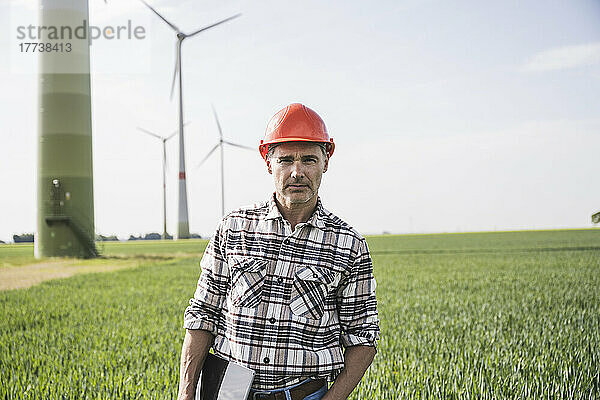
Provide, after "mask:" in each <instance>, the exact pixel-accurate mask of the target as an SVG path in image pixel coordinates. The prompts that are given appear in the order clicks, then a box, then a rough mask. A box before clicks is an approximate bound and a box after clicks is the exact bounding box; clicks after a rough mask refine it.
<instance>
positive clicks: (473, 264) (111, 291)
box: [0, 230, 600, 400]
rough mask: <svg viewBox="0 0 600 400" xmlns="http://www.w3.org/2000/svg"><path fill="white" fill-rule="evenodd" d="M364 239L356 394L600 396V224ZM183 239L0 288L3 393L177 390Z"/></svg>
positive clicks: (161, 395) (189, 290) (187, 262)
mask: <svg viewBox="0 0 600 400" xmlns="http://www.w3.org/2000/svg"><path fill="white" fill-rule="evenodd" d="M368 242H369V247H370V249H371V251H372V253H373V261H374V265H375V274H376V277H377V281H378V289H377V297H378V301H379V313H380V320H381V329H382V337H381V340H380V342H379V347H378V354H377V356H376V358H375V361H374V363H373V365H372V366H371V368H370V369H369V371H368V372H367V374H366V376H365V377H364V378H363V380H362V382H361V384H360V385H359V386H358V387H357V389H356V390H355V391H354V393H353V394H352V396H351V399H352V400H358V399H373V398H376V399H401V398H411V399H425V398H449V399H470V398H478V399H479V398H484V399H492V398H494V399H495V398H515V399H526V398H527V399H528V398H556V399H595V398H600V249H599V247H600V231H599V230H578V231H545V232H507V233H497V232H492V233H480V234H456V235H453V234H449V235H403V236H380V237H371V238H369V239H368ZM171 243H177V244H175V245H174V246H171ZM179 243H181V242H168V243H164V242H163V243H161V242H154V243H143V244H142V243H132V244H130V243H115V244H114V246H112V247H111V246H109V245H107V246H106V247H105V250H104V254H106V255H107V257H114V258H115V259H117V258H122V259H123V260H126V259H128V257H133V258H136V257H137V258H136V259H137V260H140V261H139V265H141V266H139V267H137V268H133V269H129V270H121V271H117V272H111V273H102V274H86V275H78V276H75V277H72V278H68V279H63V280H55V281H49V282H45V283H43V284H41V285H39V286H35V287H32V288H29V289H24V290H13V291H4V292H0V321H2V324H0V399H34V398H43V399H79V398H89V399H96V398H111V399H113V398H119V399H121V398H122V399H127V398H131V399H138V398H139V399H142V398H143V399H146V398H148V399H153V398H156V399H173V398H175V395H176V390H177V382H178V363H179V351H180V349H181V341H182V339H183V335H184V331H183V329H182V328H181V325H182V318H183V310H184V308H185V306H186V305H187V302H188V300H189V297H190V296H191V295H192V294H193V290H194V288H195V282H196V280H197V278H198V273H199V268H198V261H199V251H198V250H197V248H198V246H203V245H205V242H204V244H203V243H202V242H199V243H194V244H191V243H190V244H189V245H188V243H187V242H184V243H185V244H183V243H182V244H181V245H180V244H179ZM111 245H113V244H112V243H111ZM129 245H133V246H132V247H131V248H129V247H128V246H129ZM162 246H169V248H168V250H167V249H166V248H164V247H162ZM4 248H5V247H4V246H0V260H3V259H6V257H5V254H4V250H3V249H4ZM145 252H148V254H154V255H156V256H154V257H150V258H146V259H142V258H141V256H140V254H143V253H145ZM13 254H14V253H13ZM161 254H162V255H163V257H159V256H158V255H161ZM173 254H175V255H173ZM181 255H185V256H181ZM109 260H110V258H109ZM105 261H106V260H105ZM95 262H103V261H95Z"/></svg>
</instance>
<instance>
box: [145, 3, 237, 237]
mask: <svg viewBox="0 0 600 400" xmlns="http://www.w3.org/2000/svg"><path fill="white" fill-rule="evenodd" d="M140 1H141V2H142V3H144V4H145V5H146V7H148V8H149V9H150V10H152V12H154V13H155V14H156V15H157V16H158V17H159V18H160V19H162V20H163V21H164V22H165V23H166V24H167V25H169V26H170V27H171V29H173V30H174V31H175V33H176V34H177V43H176V44H175V51H176V55H175V57H176V58H175V72H174V73H173V82H172V84H171V98H172V97H173V91H174V88H175V80H176V79H177V75H179V175H178V178H179V207H178V210H179V212H178V223H177V234H176V238H177V239H188V238H189V237H190V227H189V220H188V206H187V187H186V180H185V155H184V154H185V152H184V148H185V145H184V141H183V84H182V82H183V79H182V71H181V44H182V43H183V41H184V40H185V39H186V38H189V37H192V36H195V35H197V34H199V33H200V32H204V31H205V30H208V29H210V28H214V27H215V26H217V25H220V24H222V23H225V22H227V21H231V20H232V19H234V18H237V17H239V16H240V15H242V14H236V15H233V16H231V17H229V18H225V19H224V20H221V21H219V22H215V23H214V24H211V25H208V26H205V27H203V28H200V29H198V30H196V31H194V32H192V33H190V34H186V33H183V32H181V30H180V29H179V28H178V27H177V26H175V25H174V24H172V23H171V22H169V21H168V20H167V19H166V18H165V17H163V16H162V15H161V14H160V13H159V12H158V11H156V10H155V9H154V8H152V7H151V6H150V5H149V4H148V3H146V2H145V1H144V0H140Z"/></svg>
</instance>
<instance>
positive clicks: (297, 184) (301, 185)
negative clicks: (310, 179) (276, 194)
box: [287, 183, 308, 189]
mask: <svg viewBox="0 0 600 400" xmlns="http://www.w3.org/2000/svg"><path fill="white" fill-rule="evenodd" d="M307 186H308V185H304V184H301V183H291V184H289V185H287V187H289V188H292V189H302V188H305V187H307Z"/></svg>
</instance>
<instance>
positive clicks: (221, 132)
mask: <svg viewBox="0 0 600 400" xmlns="http://www.w3.org/2000/svg"><path fill="white" fill-rule="evenodd" d="M212 110H213V115H214V116H215V122H216V123H217V128H219V143H217V144H216V145H214V146H213V148H212V149H210V151H209V152H208V154H206V156H204V158H203V159H202V161H200V162H199V163H198V165H197V166H196V168H200V166H201V165H202V164H204V162H205V161H206V160H208V158H209V157H210V156H211V155H212V153H214V152H215V150H216V149H217V148H219V149H220V153H221V215H222V216H225V171H224V168H223V164H224V160H223V145H224V144H228V145H230V146H233V147H239V148H240V149H246V150H250V151H255V150H256V149H254V148H252V147H249V146H244V145H241V144H237V143H233V142H230V141H228V140H225V139H223V130H222V129H221V124H220V123H219V117H217V112H216V111H215V107H214V106H213V108H212Z"/></svg>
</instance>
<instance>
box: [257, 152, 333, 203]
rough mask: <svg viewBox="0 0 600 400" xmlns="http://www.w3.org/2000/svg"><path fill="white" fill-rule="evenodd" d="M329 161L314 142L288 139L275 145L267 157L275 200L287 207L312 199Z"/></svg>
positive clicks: (316, 192)
mask: <svg viewBox="0 0 600 400" xmlns="http://www.w3.org/2000/svg"><path fill="white" fill-rule="evenodd" d="M328 163H329V160H328V158H327V157H326V156H325V155H323V151H322V150H321V147H319V146H318V145H316V144H314V143H307V142H287V143H282V144H280V145H279V146H277V147H276V148H275V149H274V150H273V154H272V155H271V157H270V158H269V159H267V168H268V170H269V173H270V174H272V175H273V179H274V181H275V191H276V193H277V199H278V200H279V201H280V202H281V203H283V204H284V205H285V206H287V207H291V206H292V205H294V204H296V205H299V204H304V203H309V202H310V201H311V200H313V199H315V198H316V196H317V194H318V191H319V186H321V177H322V176H323V173H324V172H326V171H327V166H328Z"/></svg>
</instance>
